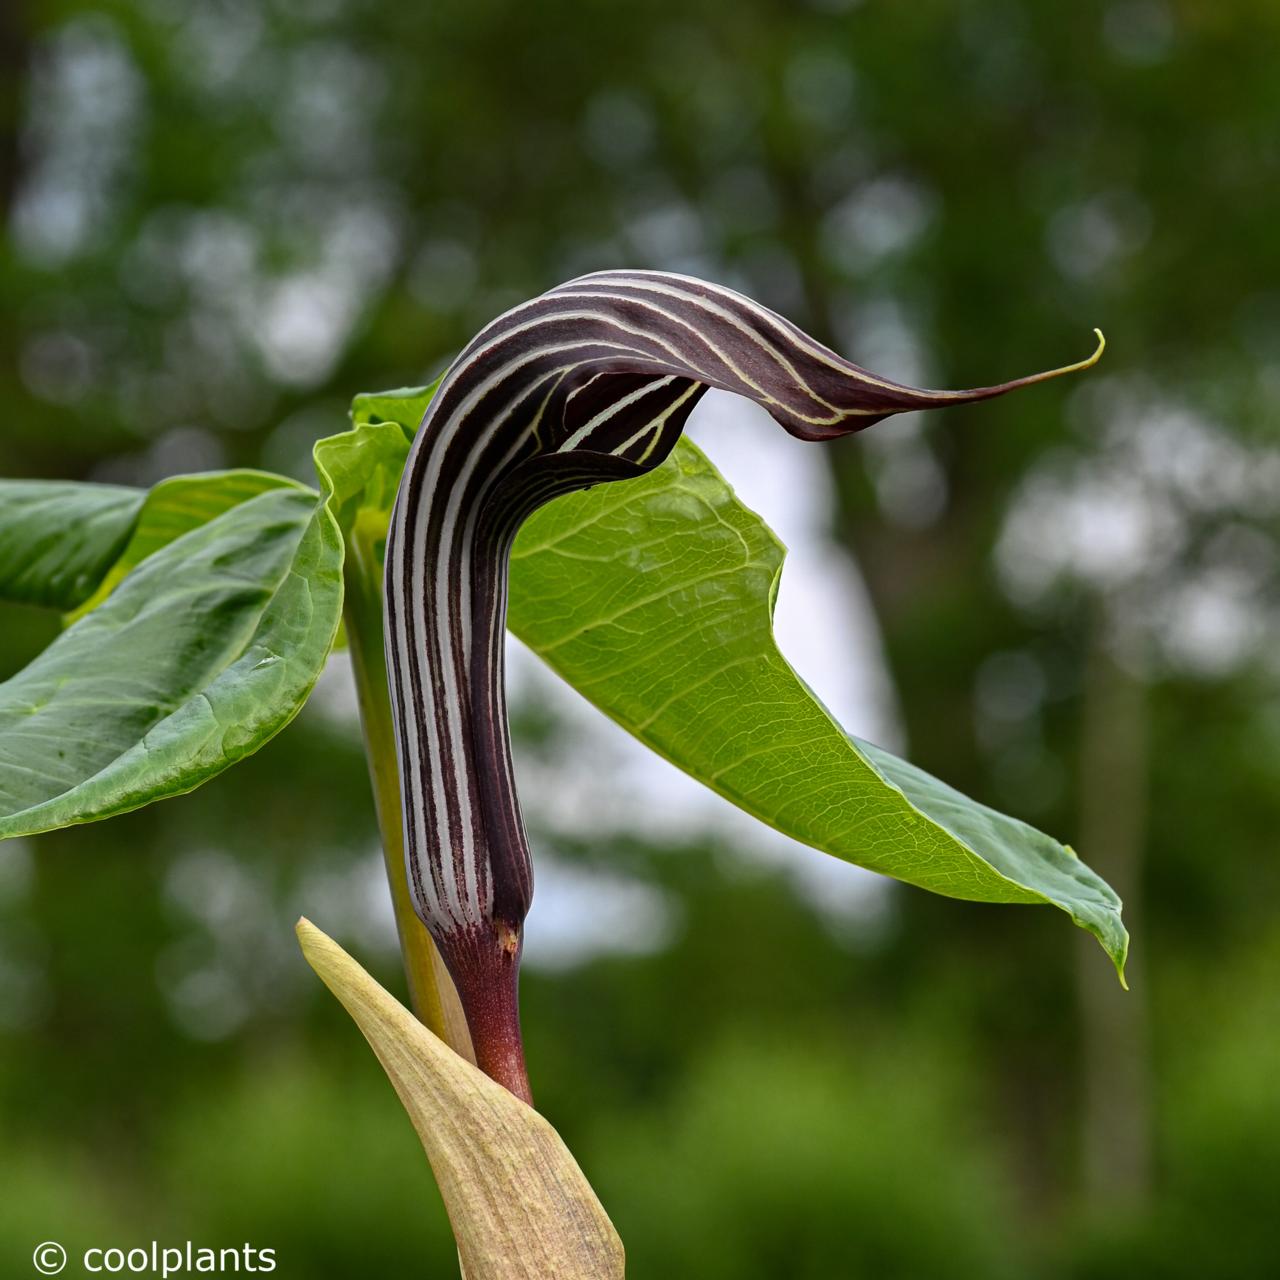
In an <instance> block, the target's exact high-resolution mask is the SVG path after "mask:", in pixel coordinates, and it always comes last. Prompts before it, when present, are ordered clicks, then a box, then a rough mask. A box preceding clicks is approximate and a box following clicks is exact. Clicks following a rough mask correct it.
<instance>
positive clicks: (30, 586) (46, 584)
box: [0, 480, 146, 610]
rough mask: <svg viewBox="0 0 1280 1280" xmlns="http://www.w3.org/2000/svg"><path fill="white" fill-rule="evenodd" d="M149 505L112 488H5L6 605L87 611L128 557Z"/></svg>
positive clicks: (1, 510)
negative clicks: (83, 606)
mask: <svg viewBox="0 0 1280 1280" xmlns="http://www.w3.org/2000/svg"><path fill="white" fill-rule="evenodd" d="M145 498H146V494H145V493H143V492H142V491H141V490H140V489H125V488H120V487H119V486H117V485H110V484H74V483H71V482H63V481H61V480H3V481H0V600H4V601H7V602H9V603H12V604H35V605H44V606H45V607H47V608H51V609H62V610H66V609H74V608H76V607H77V606H78V605H80V604H82V603H83V602H84V601H85V600H87V599H88V598H89V596H90V595H92V594H93V592H94V591H95V590H96V589H97V587H98V584H99V583H100V582H101V581H102V579H103V578H104V577H105V576H106V573H107V571H108V570H109V569H110V568H111V566H112V565H113V564H114V563H115V562H116V560H117V559H118V558H119V556H120V553H121V552H122V551H123V550H124V547H125V543H126V542H128V540H129V535H130V534H131V533H132V531H133V528H134V523H135V521H136V520H137V518H138V513H139V511H141V510H142V504H143V501H144V500H145Z"/></svg>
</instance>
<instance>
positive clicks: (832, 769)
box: [509, 441, 1128, 977]
mask: <svg viewBox="0 0 1280 1280" xmlns="http://www.w3.org/2000/svg"><path fill="white" fill-rule="evenodd" d="M784 554H785V553H784V548H783V547H782V545H781V544H780V543H779V542H778V540H777V539H776V538H775V537H774V535H773V534H772V532H771V531H770V530H769V529H768V528H767V527H766V526H765V525H764V523H763V522H762V521H761V520H760V519H759V517H757V516H756V515H755V514H753V513H752V512H751V511H749V510H747V508H745V507H744V506H743V505H742V504H741V503H740V502H738V501H737V499H736V498H735V497H734V494H733V491H732V489H730V487H729V486H728V484H727V483H726V482H725V481H724V479H723V477H721V475H720V474H719V473H718V472H717V471H716V470H715V468H714V467H712V466H711V464H710V463H709V462H708V461H707V459H706V458H705V457H704V456H703V455H702V454H701V453H700V452H699V451H698V449H697V448H696V447H694V446H693V445H692V444H690V443H688V442H687V441H681V443H680V444H679V445H678V446H677V448H676V450H675V452H674V454H673V455H672V457H671V458H670V459H668V461H667V462H666V463H665V464H664V465H663V466H662V467H660V468H658V469H657V470H656V471H654V472H653V473H651V474H650V475H648V476H646V477H643V478H641V479H639V480H635V481H630V482H627V483H625V484H619V485H604V486H600V487H598V488H596V489H593V490H590V491H587V492H582V493H575V494H571V495H569V496H567V497H564V498H560V499H558V500H557V501H555V502H554V503H551V504H550V505H549V506H547V507H544V508H543V509H542V510H541V511H539V512H538V513H537V514H535V515H534V516H533V517H532V518H531V519H530V520H529V521H528V523H527V524H526V525H525V527H524V529H523V530H522V532H521V534H520V536H519V538H518V540H517V542H516V547H515V552H514V555H513V560H512V569H511V596H510V615H509V625H510V627H511V629H512V631H514V632H515V634H516V635H518V636H519V637H520V638H521V639H522V640H523V641H524V642H525V643H526V644H527V645H529V647H530V648H531V649H533V651H534V652H535V653H537V654H539V655H540V656H541V657H542V658H543V659H545V661H546V662H547V663H549V664H550V666H551V667H552V668H553V669H554V670H556V671H557V672H558V673H559V674H560V675H561V676H563V677H564V678H565V680H567V681H568V682H569V683H570V684H571V685H573V687H574V688H575V689H577V690H578V691H579V692H580V693H582V694H584V695H585V696H586V697H587V698H589V699H590V700H591V701H592V702H594V703H595V705H596V706H598V707H599V708H600V709H601V710H602V711H604V712H605V714H606V715H608V716H610V717H612V718H613V719H614V720H616V721H617V722H618V723H619V724H620V725H622V726H623V728H625V729H627V730H629V731H630V732H631V733H633V734H634V735H635V736H636V737H637V738H639V739H640V740H641V741H642V742H644V743H645V744H646V745H648V746H650V747H652V748H653V749H654V750H655V751H656V752H658V754H659V755H662V756H665V757H666V758H667V759H668V760H670V761H671V762H672V763H673V764H676V765H678V766H679V767H680V768H681V769H683V770H685V771H686V772H687V773H689V774H692V775H693V777H695V778H697V779H698V780H699V781H701V782H704V783H705V784H706V785H707V786H709V787H710V788H711V789H712V790H714V791H717V792H719V793H720V794H721V795H722V796H724V797H725V798H726V799H728V800H731V801H733V803H734V804H736V805H738V806H739V807H741V808H743V809H745V810H746V811H747V812H748V813H751V814H754V815H755V816H756V817H757V818H759V819H760V820H761V821H762V822H765V823H768V825H770V826H772V827H775V828H777V830H779V831H782V832H784V833H785V834H786V835H789V836H792V837H794V838H795V839H796V840H800V841H802V842H803V843H805V844H809V845H813V846H814V847H815V848H818V849H822V850H823V851H825V852H827V853H830V854H833V855H834V856H836V857H839V858H843V859H845V860H846V861H848V862H854V863H857V864H858V865H859V866H863V867H868V868H870V869H871V870H873V871H878V872H881V873H883V874H885V875H889V876H893V877H895V878H897V879H899V880H904V881H906V882H908V883H910V884H915V885H919V886H920V887H921V888H925V889H930V890H932V891H933V892H935V893H941V894H946V895H948V896H950V897H955V898H968V899H973V900H977V901H981V902H1024V903H1046V902H1047V903H1052V904H1053V905H1054V906H1057V907H1060V908H1061V909H1062V910H1063V911H1065V912H1067V914H1068V915H1070V916H1071V918H1072V919H1073V920H1074V921H1075V922H1076V923H1077V924H1078V925H1080V926H1081V927H1082V928H1084V929H1087V930H1088V931H1089V932H1090V933H1092V934H1094V935H1095V936H1096V937H1097V938H1098V940H1099V941H1100V942H1101V944H1102V946H1103V947H1104V948H1105V950H1106V951H1107V954H1108V955H1109V956H1111V958H1112V960H1113V961H1114V962H1115V965H1116V968H1117V970H1118V971H1119V972H1120V973H1121V975H1122V977H1123V966H1124V958H1125V953H1126V949H1127V945H1128V935H1127V934H1126V932H1125V929H1124V927H1123V925H1122V924H1121V922H1120V900H1119V898H1118V897H1117V896H1116V894H1115V893H1114V892H1113V891H1112V890H1111V889H1110V888H1109V887H1108V886H1107V884H1106V883H1105V882H1104V881H1103V880H1102V879H1100V878H1099V877H1098V876H1097V875H1095V874H1094V873H1093V872H1092V871H1090V870H1089V868H1088V867H1087V866H1085V864H1084V863H1082V862H1081V861H1080V859H1079V858H1078V857H1076V855H1075V854H1074V853H1073V852H1072V851H1071V850H1070V849H1068V848H1067V847H1065V846H1064V845H1061V844H1059V843H1058V842H1057V841H1055V840H1053V839H1051V838H1050V837H1049V836H1046V835H1044V834H1043V833H1041V832H1039V831H1037V830H1035V829H1034V828H1033V827H1030V826H1028V825H1027V824H1026V823H1024V822H1020V821H1018V820H1017V819H1015V818H1010V817H1007V816H1005V815H1004V814H1001V813H997V812H996V811H995V810H992V809H988V808H986V807H985V806H983V805H980V804H977V803H975V802H974V801H972V800H969V799H968V798H967V797H965V796H963V795H961V794H960V793H959V792H957V791H954V790H953V789H952V788H950V787H948V786H946V785H945V784H944V783H942V782H939V781H938V780H937V779H936V778H932V777H930V776H929V775H928V774H926V773H924V772H923V771H922V770H920V769H917V768H915V767H914V766H913V765H910V764H907V763H906V762H904V761H902V760H899V759H897V758H895V757H894V756H892V755H891V754H890V753H889V752H887V751H884V750H882V749H881V748H879V747H875V746H873V745H871V744H870V743H866V742H861V741H859V740H858V739H857V738H853V737H851V736H850V735H848V734H847V733H846V732H845V731H844V730H843V729H842V728H841V727H840V726H839V725H838V724H837V723H836V722H835V720H834V719H833V718H832V717H831V715H830V713H829V712H828V711H827V710H826V708H825V707H824V706H823V705H822V704H821V703H820V702H819V701H818V699H817V698H816V697H814V695H813V693H812V691H811V690H810V689H809V688H808V687H807V686H806V685H805V684H804V683H803V681H801V680H800V678H799V677H798V676H797V675H796V673H795V672H794V671H793V670H792V669H791V667H790V666H789V665H788V663H787V661H786V659H785V658H783V656H782V654H781V653H780V652H779V651H778V648H777V644H776V643H775V640H774V636H773V604H774V600H775V598H776V593H777V585H778V578H779V575H780V573H781V570H782V562H783V556H784Z"/></svg>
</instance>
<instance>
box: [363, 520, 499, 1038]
mask: <svg viewBox="0 0 1280 1280" xmlns="http://www.w3.org/2000/svg"><path fill="white" fill-rule="evenodd" d="M385 540H386V523H385V520H380V519H379V518H378V517H377V516H376V515H375V514H374V513H372V512H361V513H360V515H359V516H357V518H356V521H355V527H354V528H353V529H352V531H351V533H350V535H349V536H348V538H347V557H346V564H345V567H344V571H343V577H344V581H345V587H346V598H345V605H344V609H343V618H344V621H345V623H346V629H347V645H348V647H349V649H350V652H351V669H352V672H353V674H354V676H355V682H356V695H357V698H358V700H359V703H360V723H361V726H362V728H363V730H364V742H365V754H366V756H367V757H368V761H369V776H370V780H371V781H372V783H373V799H374V806H375V808H376V810H377V814H378V828H379V830H380V831H381V833H382V850H383V855H384V857H385V860H386V868H387V882H388V884H389V886H390V888H391V901H392V904H393V905H394V907H395V914H396V929H397V931H398V933H399V935H400V953H401V955H402V957H403V959H404V969H405V976H406V978H407V979H408V984H409V999H410V1002H411V1004H412V1006H413V1011H414V1013H416V1014H417V1016H418V1019H419V1021H420V1022H422V1024H423V1025H424V1026H425V1027H427V1028H428V1029H429V1030H431V1031H434V1032H435V1034H436V1035H438V1036H439V1037H440V1038H441V1039H442V1040H443V1041H444V1042H445V1043H446V1044H447V1045H449V1046H450V1048H452V1049H453V1050H454V1051H455V1052H457V1053H459V1054H461V1055H462V1056H463V1057H464V1058H467V1059H469V1060H470V1061H472V1062H474V1061H475V1054H474V1052H473V1050H472V1047H471V1037H470V1035H469V1034H468V1032H467V1023H466V1019H465V1018H464V1017H463V1013H462V1006H461V1005H460V1004H459V1002H458V995H457V992H456V991H455V990H454V986H453V982H452V980H451V979H450V977H449V973H448V970H447V969H446V968H445V966H444V961H443V960H441V958H440V953H439V951H437V950H436V945H435V943H434V942H432V940H431V935H430V934H429V933H428V932H427V929H426V926H425V925H424V924H423V923H422V921H421V920H419V919H418V916H417V913H416V912H415V911H414V909H413V903H412V901H411V900H410V897H409V882H408V879H407V877H406V875H405V864H404V831H403V828H402V826H401V817H400V775H399V772H398V770H397V767H396V744H395V738H394V736H393V733H392V727H391V723H392V722H391V698H390V694H389V693H388V691H387V677H386V669H387V668H386V652H385V649H384V647H383V638H382V563H381V559H380V557H379V555H378V550H379V548H380V547H381V546H382V545H383V543H384V542H385Z"/></svg>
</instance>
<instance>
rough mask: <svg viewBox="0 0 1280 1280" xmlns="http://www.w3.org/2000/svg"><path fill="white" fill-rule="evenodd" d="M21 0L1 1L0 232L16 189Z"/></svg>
mask: <svg viewBox="0 0 1280 1280" xmlns="http://www.w3.org/2000/svg"><path fill="white" fill-rule="evenodd" d="M24 8H25V6H24V4H23V2H22V0H3V3H0V234H2V233H3V231H4V227H5V224H7V223H8V220H9V210H10V209H11V208H12V206H13V197H14V194H15V193H16V191H17V189H18V169H19V160H20V157H19V128H20V126H21V123H22V80H23V73H24V72H25V70H26V65H27V31H26V22H25V17H26V15H25V13H24Z"/></svg>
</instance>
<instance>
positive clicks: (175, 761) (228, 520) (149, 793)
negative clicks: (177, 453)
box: [0, 472, 343, 838]
mask: <svg viewBox="0 0 1280 1280" xmlns="http://www.w3.org/2000/svg"><path fill="white" fill-rule="evenodd" d="M85 488H86V487H85V486H78V487H76V488H75V489H74V490H69V491H68V494H67V495H66V510H67V512H68V513H69V515H70V516H74V513H75V512H76V511H77V510H81V509H86V510H92V509H97V510H100V511H104V512H105V511H110V510H112V509H113V508H112V504H111V503H109V502H107V501H105V500H101V501H100V502H99V504H98V506H97V507H96V508H95V507H94V503H95V502H96V501H98V500H99V499H100V498H101V495H97V494H95V493H94V492H93V491H92V489H90V491H89V492H88V493H85V492H82V490H83V489H85ZM129 492H130V491H124V493H125V494H128V493H129ZM112 493H114V494H115V495H117V496H116V502H117V503H118V508H116V510H117V521H116V522H115V523H114V524H112V523H110V522H108V521H107V520H106V517H105V516H103V517H102V519H101V523H102V525H103V527H104V530H105V532H104V537H103V547H105V545H106V543H107V541H108V538H107V536H106V534H107V533H109V534H110V537H111V539H113V540H114V541H112V550H113V551H114V553H115V558H114V560H113V561H111V563H110V565H108V564H107V561H108V556H107V552H106V550H105V549H103V548H99V550H98V552H97V553H96V555H95V554H94V553H93V551H92V549H91V548H90V547H89V546H88V543H87V542H86V543H85V544H83V545H82V544H81V543H78V542H76V541H75V540H74V539H67V540H64V544H63V547H62V551H61V553H60V556H61V558H59V556H58V555H57V554H55V549H54V548H52V546H51V547H50V551H49V566H50V573H51V577H53V578H54V579H55V580H66V581H72V580H74V581H75V582H76V583H78V584H79V585H77V586H76V587H75V589H65V588H59V589H58V590H57V591H49V592H47V593H46V599H47V601H48V602H50V603H57V604H59V605H62V606H63V607H65V606H67V605H71V604H75V603H77V602H78V601H79V600H80V599H83V598H84V596H85V588H86V586H87V587H88V588H90V590H91V593H94V594H92V600H91V602H90V607H88V609H87V611H85V610H82V611H81V613H80V615H79V617H78V620H77V621H75V622H74V623H73V625H71V626H70V627H69V628H68V629H67V630H66V631H64V632H63V633H62V634H61V635H60V636H59V637H58V638H57V639H56V640H55V641H54V642H53V643H52V644H51V645H50V646H49V647H48V648H47V649H46V650H45V651H44V652H43V653H42V654H40V655H39V656H38V657H37V658H36V659H35V660H34V661H33V662H31V663H30V664H29V665H28V666H27V667H26V668H25V669H24V670H22V671H21V672H19V673H18V674H17V675H16V676H14V677H13V678H12V679H11V680H9V681H7V682H5V683H4V684H0V838H6V837H9V836H16V835H26V834H30V833H32V832H37V831H46V830H49V829H52V828H54V827H61V826H67V825H69V824H72V823H79V822H90V821H93V820H95V819H98V818H105V817H109V816H111V815H112V814H116V813H122V812H125V811H126V810H129V809H134V808H138V807H139V806H141V805H144V804H148V803H150V802H152V801H154V800H159V799H163V798H165V797H167V796H172V795H177V794H180V793H182V792H185V791H190V790H191V789H193V788H194V787H197V786H199V785H200V784H201V783H202V782H205V781H207V780H208V779H209V778H211V777H213V776H214V775H216V774H218V773H220V772H221V771H222V770H223V769H225V768H227V767H228V766H229V765H231V764H234V763H235V762H236V761H237V760H239V759H241V758H242V757H244V756H246V755H248V754H250V753H251V752H253V751H256V750H257V749H258V748H259V747H260V746H262V744H263V743H264V742H266V741H267V740H268V739H269V738H270V737H272V735H274V734H275V733H277V732H279V730H280V729H282V728H283V727H284V726H285V725H286V724H287V723H288V722H289V720H291V719H292V718H293V716H294V715H295V714H296V713H297V711H298V710H299V709H300V708H301V706H302V705H303V703H304V702H305V701H306V698H307V695H308V694H309V693H310V691H311V688H312V686H313V685H314V684H315V681H316V679H317V677H318V676H319V674H320V671H321V669H322V668H323V666H324V662H325V659H326V657H327V656H328V653H329V649H330V647H331V645H332V643H333V639H334V635H335V632H336V630H337V626H338V619H339V616H340V612H341V604H342V551H343V549H342V538H341V534H340V532H339V530H338V526H337V523H336V521H335V519H334V517H333V515H332V513H331V512H330V511H329V508H328V501H327V496H326V499H324V500H321V501H320V502H317V498H316V495H315V493H314V492H313V491H312V490H310V489H307V488H306V487H304V486H302V485H298V484H295V483H294V482H292V481H289V480H285V479H283V478H281V477H278V476H266V475H263V474H261V473H257V472H221V473H211V474H208V475H200V476H187V477H179V478H177V479H174V480H169V481H165V482H164V483H162V484H160V485H158V486H157V487H156V488H155V489H153V490H152V491H151V493H150V494H149V495H137V502H138V504H139V509H138V510H137V512H136V520H134V521H133V523H132V524H130V525H129V526H128V527H127V528H126V527H125V523H124V519H123V515H122V512H123V511H124V510H125V509H126V507H127V505H128V504H127V503H126V502H125V500H124V497H123V496H121V491H119V490H113V491H112ZM7 515H8V511H7V510H5V509H0V529H3V533H2V534H0V537H2V538H4V539H6V540H7V541H5V543H4V545H6V546H10V547H17V546H18V545H19V543H18V540H19V539H20V538H21V536H22V535H23V533H24V531H29V530H30V529H31V528H32V527H33V526H32V524H31V521H30V520H26V521H25V522H24V523H22V524H19V523H18V522H16V521H15V522H13V523H12V524H11V523H10V522H9V521H8V520H7V519H6V518H5V517H7ZM122 531H123V532H122ZM121 544H123V545H121ZM19 554H20V553H19Z"/></svg>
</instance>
